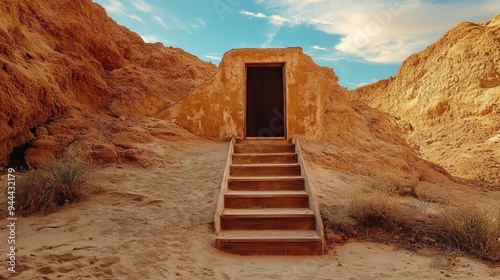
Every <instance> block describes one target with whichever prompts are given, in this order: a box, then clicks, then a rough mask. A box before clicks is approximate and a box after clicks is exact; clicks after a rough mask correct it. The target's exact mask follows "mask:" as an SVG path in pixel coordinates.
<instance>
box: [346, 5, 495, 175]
mask: <svg viewBox="0 0 500 280" xmlns="http://www.w3.org/2000/svg"><path fill="white" fill-rule="evenodd" d="M353 96H354V98H355V99H360V100H362V101H365V102H367V103H368V104H369V105H370V106H373V107H375V108H379V109H381V110H383V111H385V112H388V113H390V114H392V115H393V116H394V117H395V119H397V120H398V122H399V123H400V124H401V127H402V128H403V129H404V130H406V131H407V132H408V134H407V138H408V141H409V142H410V143H411V144H412V145H413V146H414V147H415V148H416V149H418V150H419V151H420V153H421V154H422V155H423V157H424V158H426V159H428V160H431V161H433V162H437V163H439V164H441V165H443V166H444V167H445V168H446V169H447V170H449V171H450V172H451V173H452V174H453V175H456V176H460V177H464V178H469V179H481V180H486V181H490V182H496V183H499V182H500V172H499V170H500V162H499V159H500V148H499V146H500V105H499V104H500V15H497V16H495V17H493V18H492V19H491V20H489V21H486V22H483V23H471V22H465V23H461V24H459V25H457V26H456V27H455V28H453V29H452V30H450V31H449V32H447V33H446V34H445V35H444V36H443V37H442V38H441V39H440V40H439V41H437V42H436V43H435V44H432V45H431V46H429V47H428V48H427V49H425V50H424V51H422V52H420V53H418V54H414V55H412V56H410V57H409V58H408V59H407V60H406V61H405V62H404V63H403V65H402V67H401V68H400V69H399V71H398V73H397V75H396V76H395V77H391V78H390V79H387V80H382V81H379V82H376V83H374V84H371V85H367V86H364V87H361V88H358V89H356V90H355V91H353Z"/></svg>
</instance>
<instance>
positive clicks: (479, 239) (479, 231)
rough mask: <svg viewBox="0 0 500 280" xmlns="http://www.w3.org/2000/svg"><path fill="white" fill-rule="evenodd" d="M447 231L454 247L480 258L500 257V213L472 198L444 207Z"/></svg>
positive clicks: (495, 258)
mask: <svg viewBox="0 0 500 280" xmlns="http://www.w3.org/2000/svg"><path fill="white" fill-rule="evenodd" d="M442 214H443V215H442V221H440V223H441V227H442V230H443V235H444V237H445V238H446V240H448V242H450V243H451V244H452V245H453V246H454V247H456V248H457V249H459V250H461V251H466V252H469V253H472V254H474V255H476V256H477V257H479V258H482V259H487V260H493V261H498V260H500V220H499V218H500V215H499V213H498V212H495V213H491V212H487V211H485V210H482V209H478V208H477V207H474V205H473V204H472V203H470V202H464V203H461V204H460V206H459V207H452V206H448V207H447V208H446V209H444V210H443V211H442Z"/></svg>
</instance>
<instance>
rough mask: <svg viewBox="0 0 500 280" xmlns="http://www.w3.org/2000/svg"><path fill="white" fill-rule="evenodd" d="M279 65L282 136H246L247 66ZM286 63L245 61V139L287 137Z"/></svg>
mask: <svg viewBox="0 0 500 280" xmlns="http://www.w3.org/2000/svg"><path fill="white" fill-rule="evenodd" d="M264 67H281V69H282V76H283V81H282V83H283V130H284V131H283V136H278V137H248V136H247V100H248V68H264ZM285 71H286V63H285V62H253V63H245V89H244V92H245V98H244V99H245V101H244V104H243V106H244V109H243V132H244V135H245V139H287V126H288V120H287V113H286V112H287V104H286V72H285Z"/></svg>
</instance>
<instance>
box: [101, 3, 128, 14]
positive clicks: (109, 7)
mask: <svg viewBox="0 0 500 280" xmlns="http://www.w3.org/2000/svg"><path fill="white" fill-rule="evenodd" d="M103 7H104V8H105V9H106V11H107V12H108V13H116V14H125V7H124V6H123V4H122V3H121V2H120V1H119V0H108V4H103Z"/></svg>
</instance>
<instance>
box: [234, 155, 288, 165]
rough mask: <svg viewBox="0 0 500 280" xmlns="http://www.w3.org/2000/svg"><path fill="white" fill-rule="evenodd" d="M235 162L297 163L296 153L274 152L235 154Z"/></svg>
mask: <svg viewBox="0 0 500 280" xmlns="http://www.w3.org/2000/svg"><path fill="white" fill-rule="evenodd" d="M233 163H234V164H253V163H297V154H295V153H273V154H233Z"/></svg>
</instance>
